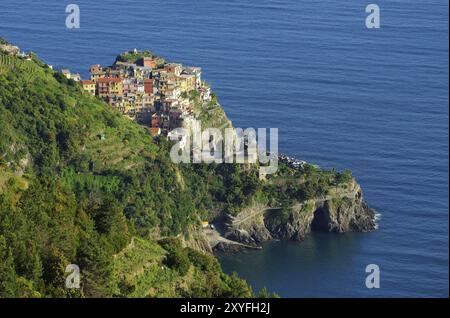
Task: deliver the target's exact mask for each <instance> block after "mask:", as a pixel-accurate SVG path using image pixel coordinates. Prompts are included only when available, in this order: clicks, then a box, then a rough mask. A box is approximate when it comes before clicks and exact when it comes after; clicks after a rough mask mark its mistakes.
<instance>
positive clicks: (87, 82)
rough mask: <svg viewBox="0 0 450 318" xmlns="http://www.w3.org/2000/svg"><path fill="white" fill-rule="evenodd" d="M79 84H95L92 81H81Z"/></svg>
mask: <svg viewBox="0 0 450 318" xmlns="http://www.w3.org/2000/svg"><path fill="white" fill-rule="evenodd" d="M81 84H83V85H92V84H95V82H94V81H90V80H83V81H81Z"/></svg>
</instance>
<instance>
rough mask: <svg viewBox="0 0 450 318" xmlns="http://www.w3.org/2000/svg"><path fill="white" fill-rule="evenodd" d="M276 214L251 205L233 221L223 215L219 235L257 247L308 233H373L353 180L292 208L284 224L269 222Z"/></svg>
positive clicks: (370, 215) (370, 213) (372, 215)
mask: <svg viewBox="0 0 450 318" xmlns="http://www.w3.org/2000/svg"><path fill="white" fill-rule="evenodd" d="M280 211H281V208H280V207H269V206H266V205H262V204H253V205H252V206H250V207H248V208H246V209H244V210H243V211H241V212H240V213H239V214H238V215H237V216H235V217H232V216H230V215H227V217H226V221H225V222H224V223H223V224H222V226H223V228H222V233H223V235H224V236H225V237H226V238H227V239H230V240H233V241H238V242H242V243H245V244H253V245H258V244H259V243H261V242H264V241H268V240H272V239H292V240H303V239H304V238H305V237H306V236H307V235H308V234H309V233H311V232H312V231H321V232H337V233H344V232H350V231H355V232H368V231H372V230H374V229H375V213H374V212H373V210H372V209H370V208H369V207H368V205H367V204H366V202H365V201H364V199H363V195H362V191H361V188H360V186H359V185H358V184H357V183H356V181H354V180H353V181H352V182H351V183H350V184H348V185H347V186H345V187H341V188H337V189H333V191H332V192H331V193H329V194H328V195H327V196H325V197H322V198H315V199H311V200H308V201H305V202H297V203H295V204H293V206H292V207H291V208H290V211H289V213H288V215H287V216H286V217H285V220H283V221H281V222H278V223H277V222H273V219H274V218H276V216H277V215H278V214H279V213H280Z"/></svg>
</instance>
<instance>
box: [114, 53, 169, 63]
mask: <svg viewBox="0 0 450 318" xmlns="http://www.w3.org/2000/svg"><path fill="white" fill-rule="evenodd" d="M144 57H150V58H154V59H155V61H156V64H157V65H163V64H164V63H165V61H164V59H163V58H162V57H158V56H156V55H154V54H153V53H152V52H150V51H138V52H134V51H130V52H125V53H122V54H120V55H118V56H117V57H116V61H119V62H127V63H137V62H138V61H139V60H141V59H142V58H144Z"/></svg>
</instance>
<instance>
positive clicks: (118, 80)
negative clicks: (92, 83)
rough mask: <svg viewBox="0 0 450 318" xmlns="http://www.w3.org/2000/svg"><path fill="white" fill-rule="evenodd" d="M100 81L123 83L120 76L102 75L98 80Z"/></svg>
mask: <svg viewBox="0 0 450 318" xmlns="http://www.w3.org/2000/svg"><path fill="white" fill-rule="evenodd" d="M97 81H98V82H99V83H121V82H122V79H121V78H120V77H102V78H99V79H98V80H97Z"/></svg>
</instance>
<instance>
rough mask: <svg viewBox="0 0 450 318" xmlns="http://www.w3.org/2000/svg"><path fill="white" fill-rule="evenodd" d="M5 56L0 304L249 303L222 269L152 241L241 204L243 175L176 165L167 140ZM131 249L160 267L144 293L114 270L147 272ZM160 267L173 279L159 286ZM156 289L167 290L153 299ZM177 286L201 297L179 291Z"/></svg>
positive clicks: (147, 276)
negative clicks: (41, 300)
mask: <svg viewBox="0 0 450 318" xmlns="http://www.w3.org/2000/svg"><path fill="white" fill-rule="evenodd" d="M0 55H1V56H0V57H1V59H0V61H8V62H7V63H6V64H5V63H2V64H0V127H1V130H0V154H1V160H0V190H1V192H0V255H1V256H2V258H3V259H4V260H5V262H2V265H1V266H0V277H1V282H2V285H1V287H0V296H7V297H12V296H23V297H37V296H53V297H81V296H85V297H96V296H98V297H100V296H101V297H105V296H145V295H152V294H153V295H165V293H166V292H167V295H171V296H184V295H191V296H196V295H216V296H218V295H221V296H225V295H229V296H236V294H234V293H233V292H232V290H231V287H230V286H232V285H233V284H235V285H242V286H241V287H242V288H243V289H242V290H241V291H240V293H241V294H242V295H246V296H250V295H251V292H250V289H249V287H248V286H247V285H246V283H245V282H242V281H240V280H238V279H237V278H236V277H228V276H227V275H225V274H223V273H222V272H221V270H220V266H218V264H217V263H216V261H215V260H211V259H208V257H203V256H200V255H196V254H195V253H194V252H193V251H186V250H184V249H175V250H174V249H172V248H168V250H165V249H163V248H162V247H156V246H155V243H152V241H151V240H150V237H151V236H154V235H155V234H157V235H159V236H160V235H164V236H175V235H178V234H183V233H184V231H185V229H187V228H188V225H189V224H193V225H196V224H198V223H199V221H200V220H201V219H203V218H207V217H208V211H209V209H210V208H212V207H215V208H219V207H220V208H223V207H226V206H227V205H231V204H235V203H236V204H244V200H243V198H244V197H243V195H242V193H243V192H244V190H243V189H240V190H239V191H241V192H242V193H241V192H239V191H235V192H232V191H229V188H228V187H234V186H235V184H236V182H238V183H239V182H240V181H239V178H237V176H238V175H239V167H238V166H231V167H233V168H230V169H235V173H234V174H232V176H233V178H234V179H233V180H231V179H230V178H231V177H228V170H223V171H222V170H221V167H219V166H215V167H210V166H204V165H199V166H195V167H193V166H177V165H174V164H172V163H171V161H170V158H169V156H168V151H169V149H170V146H171V144H170V143H169V142H168V141H167V140H165V139H164V138H161V139H155V140H154V139H153V138H152V137H151V135H150V134H149V132H148V131H147V130H146V129H145V128H143V127H140V126H138V125H137V124H135V123H134V122H132V121H130V120H128V119H126V118H124V117H122V116H121V115H120V114H118V113H116V112H114V111H113V110H111V109H110V108H109V107H108V106H107V105H106V104H104V103H103V102H101V101H99V100H98V99H96V98H94V97H91V96H89V95H88V94H85V93H83V92H82V91H81V89H80V87H79V86H78V84H77V83H75V82H73V81H71V80H67V79H66V78H64V77H63V76H61V75H59V74H58V73H55V72H53V71H52V70H50V69H49V68H47V67H45V65H44V64H42V63H41V62H39V61H38V60H36V61H35V60H33V61H22V60H20V59H18V58H16V57H12V56H6V55H5V54H3V53H2V54H0ZM23 63H28V64H26V67H24V65H25V64H23ZM30 73H32V74H33V75H34V76H33V77H31V78H30V76H29V74H30ZM99 136H104V137H105V138H100V137H99ZM211 174H212V175H211ZM208 175H210V176H211V177H210V178H209V177H207V176H208ZM244 175H245V174H244ZM205 180H208V181H207V182H205ZM242 186H245V183H243V184H242ZM133 237H136V239H134V240H133ZM132 242H139V243H138V244H137V245H139V246H138V247H137V248H138V249H140V252H139V255H141V256H142V257H143V256H145V257H147V258H148V259H146V261H148V262H150V260H151V262H153V263H154V264H158V266H157V267H155V266H156V265H155V266H154V267H149V269H148V270H147V267H145V266H144V269H143V271H142V275H138V277H139V279H137V280H136V279H134V280H132V283H133V284H134V285H133V286H135V289H133V288H131V287H130V286H129V284H130V282H129V281H128V280H127V279H125V280H124V279H122V280H120V279H118V277H128V278H129V276H126V275H125V274H123V273H122V272H121V271H120V270H119V272H118V271H117V266H118V267H119V268H122V269H123V268H124V266H120V264H121V263H124V262H128V264H135V266H137V265H138V264H140V263H139V262H135V261H134V259H133V257H137V256H136V254H134V253H132V252H130V253H128V252H124V251H127V248H129V246H130V244H131V243H132ZM135 244H136V243H135ZM166 247H167V246H166ZM142 250H143V251H142ZM131 251H133V249H131ZM120 253H122V254H120ZM166 254H167V255H166ZM115 255H126V257H124V256H122V257H118V256H115ZM209 258H211V257H209ZM70 263H74V264H77V265H79V266H80V268H81V271H82V277H83V280H82V288H81V290H79V291H75V292H74V291H73V290H70V289H65V288H64V281H65V280H64V277H65V274H64V269H65V267H66V266H67V265H68V264H70ZM153 263H152V264H153ZM162 264H165V265H162ZM160 265H162V266H165V267H166V268H170V271H168V272H167V273H166V274H165V275H162V272H160V271H161V267H160ZM157 268H158V269H157ZM200 268H202V269H203V270H200ZM205 268H211V270H205ZM118 273H119V274H118ZM164 273H165V272H164ZM122 274H123V275H125V276H123V275H122ZM120 275H122V276H120ZM188 276H189V279H188V278H187V277H188ZM206 276H208V277H206ZM136 277H137V276H136ZM152 277H153V278H152ZM141 279H142V280H141ZM177 279H178V280H177ZM212 279H214V280H215V285H212V284H209V283H208V282H209V281H210V280H212ZM159 280H164V281H166V282H167V290H166V291H158V292H156V291H155V290H154V288H155V286H157V285H158V284H159V283H160V281H159ZM179 280H184V282H185V283H187V282H191V283H192V284H193V286H192V289H191V288H190V287H189V288H185V289H183V291H182V292H181V291H180V290H178V289H174V286H176V285H177V284H178V283H179V282H180V281H179ZM189 286H190V285H189ZM244 287H245V288H244ZM152 288H153V289H152ZM212 289H214V290H212ZM169 290H171V291H170V292H169ZM236 292H239V290H237V291H236Z"/></svg>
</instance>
